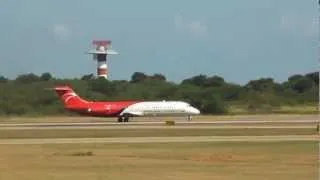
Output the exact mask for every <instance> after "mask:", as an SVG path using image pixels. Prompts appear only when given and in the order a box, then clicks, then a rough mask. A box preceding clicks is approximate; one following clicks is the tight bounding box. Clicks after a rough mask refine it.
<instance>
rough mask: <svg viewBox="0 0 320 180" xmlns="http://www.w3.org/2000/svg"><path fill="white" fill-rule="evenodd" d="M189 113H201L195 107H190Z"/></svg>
mask: <svg viewBox="0 0 320 180" xmlns="http://www.w3.org/2000/svg"><path fill="white" fill-rule="evenodd" d="M189 113H191V114H200V110H199V109H197V108H195V107H189Z"/></svg>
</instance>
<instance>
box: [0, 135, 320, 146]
mask: <svg viewBox="0 0 320 180" xmlns="http://www.w3.org/2000/svg"><path fill="white" fill-rule="evenodd" d="M319 140H320V136H319V135H283V136H184V137H122V138H55V139H5V140H0V145H9V144H79V143H178V142H181V143H182V142H281V141H319Z"/></svg>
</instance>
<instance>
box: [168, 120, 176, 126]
mask: <svg viewBox="0 0 320 180" xmlns="http://www.w3.org/2000/svg"><path fill="white" fill-rule="evenodd" d="M175 124H176V123H175V121H166V125H168V126H173V125H175Z"/></svg>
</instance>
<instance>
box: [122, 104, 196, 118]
mask: <svg viewBox="0 0 320 180" xmlns="http://www.w3.org/2000/svg"><path fill="white" fill-rule="evenodd" d="M121 114H130V115H135V116H155V115H159V116H163V115H198V114H200V111H199V110H198V109H196V108H195V107H192V106H191V105H190V104H188V103H186V102H182V101H147V102H139V103H135V104H132V105H130V106H128V107H127V108H126V109H124V110H123V112H122V113H121Z"/></svg>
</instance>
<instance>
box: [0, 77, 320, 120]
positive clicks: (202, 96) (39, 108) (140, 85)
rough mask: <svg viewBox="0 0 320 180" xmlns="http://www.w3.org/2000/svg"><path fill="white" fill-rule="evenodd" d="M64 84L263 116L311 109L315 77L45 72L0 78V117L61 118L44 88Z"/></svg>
mask: <svg viewBox="0 0 320 180" xmlns="http://www.w3.org/2000/svg"><path fill="white" fill-rule="evenodd" d="M58 84H69V85H71V86H72V87H73V89H74V90H75V91H76V92H77V94H78V95H80V96H82V97H83V98H85V99H91V100H96V101H99V100H183V101H187V102H189V103H190V104H192V105H193V106H196V107H198V108H199V109H200V110H201V112H202V113H204V114H227V113H229V108H230V106H241V107H243V108H245V109H247V110H248V112H254V113H257V112H259V111H269V110H270V109H273V108H277V107H280V106H282V105H289V106H293V105H305V104H313V105H316V104H317V102H318V95H319V72H311V73H307V74H295V75H292V76H290V77H288V79H287V80H286V81H284V82H282V83H278V82H275V81H274V80H273V79H272V78H260V79H256V80H251V81H249V82H248V83H247V84H245V85H239V84H235V83H231V82H226V81H225V80H224V79H223V77H220V76H216V75H214V76H207V75H204V74H199V75H196V76H193V77H190V78H187V79H184V80H183V81H181V82H180V83H174V82H170V81H167V79H166V77H165V76H164V75H162V74H153V75H148V74H145V73H143V72H135V73H133V74H132V76H131V79H130V80H113V81H110V80H106V79H103V78H96V77H95V76H94V75H93V74H88V75H84V76H82V77H81V78H73V79H62V78H56V77H53V76H52V75H51V74H50V73H48V72H46V73H43V74H41V75H37V74H34V73H28V74H21V75H18V76H17V77H16V78H15V79H8V78H6V77H4V76H0V115H60V114H67V113H68V112H66V111H65V110H64V108H63V105H62V103H61V102H60V101H59V99H58V98H57V96H56V94H55V93H54V92H53V91H52V90H48V88H52V87H54V86H55V85H58Z"/></svg>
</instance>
